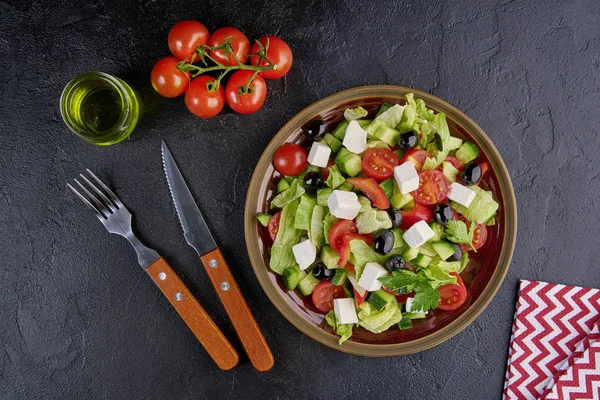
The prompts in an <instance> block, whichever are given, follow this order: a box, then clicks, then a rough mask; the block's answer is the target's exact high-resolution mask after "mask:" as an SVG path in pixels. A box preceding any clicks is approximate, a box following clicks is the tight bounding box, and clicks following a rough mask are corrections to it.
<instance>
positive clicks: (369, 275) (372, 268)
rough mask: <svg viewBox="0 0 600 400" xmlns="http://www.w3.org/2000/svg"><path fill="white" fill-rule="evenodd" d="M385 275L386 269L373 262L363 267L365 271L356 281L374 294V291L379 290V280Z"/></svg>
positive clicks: (386, 273)
mask: <svg viewBox="0 0 600 400" xmlns="http://www.w3.org/2000/svg"><path fill="white" fill-rule="evenodd" d="M387 275H388V271H387V269H385V268H383V267H382V266H381V265H379V264H377V263H375V262H369V263H367V264H366V265H365V269H364V270H363V273H362V275H361V276H360V279H359V280H358V284H359V285H360V286H362V287H364V288H365V289H367V290H368V291H369V292H374V291H375V290H379V289H381V282H379V278H381V277H382V276H387Z"/></svg>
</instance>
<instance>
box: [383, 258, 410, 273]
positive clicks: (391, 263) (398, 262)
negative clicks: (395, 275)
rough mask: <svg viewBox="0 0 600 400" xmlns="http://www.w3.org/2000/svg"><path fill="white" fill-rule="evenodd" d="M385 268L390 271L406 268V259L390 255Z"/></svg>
mask: <svg viewBox="0 0 600 400" xmlns="http://www.w3.org/2000/svg"><path fill="white" fill-rule="evenodd" d="M385 269H387V270H388V271H390V272H394V271H397V270H399V269H406V261H404V258H402V257H401V256H399V255H395V256H391V257H390V258H389V259H388V260H387V262H386V263H385Z"/></svg>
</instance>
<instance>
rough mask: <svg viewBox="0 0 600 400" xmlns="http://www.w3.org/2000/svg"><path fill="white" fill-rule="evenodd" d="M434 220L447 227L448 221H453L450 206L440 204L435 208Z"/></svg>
mask: <svg viewBox="0 0 600 400" xmlns="http://www.w3.org/2000/svg"><path fill="white" fill-rule="evenodd" d="M434 215H435V220H436V222H438V223H439V224H442V225H444V226H446V225H448V221H451V220H453V219H454V210H452V207H450V204H444V203H440V204H438V205H437V206H436V207H435V213H434Z"/></svg>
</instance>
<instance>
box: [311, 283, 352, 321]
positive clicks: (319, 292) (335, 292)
mask: <svg viewBox="0 0 600 400" xmlns="http://www.w3.org/2000/svg"><path fill="white" fill-rule="evenodd" d="M343 297H346V291H345V290H344V287H343V286H336V285H334V284H333V283H331V281H322V282H321V283H319V284H318V285H317V287H315V290H314V291H313V292H312V301H313V303H314V304H315V307H317V309H318V310H319V311H321V312H322V313H328V312H329V311H331V310H333V300H335V299H341V298H343Z"/></svg>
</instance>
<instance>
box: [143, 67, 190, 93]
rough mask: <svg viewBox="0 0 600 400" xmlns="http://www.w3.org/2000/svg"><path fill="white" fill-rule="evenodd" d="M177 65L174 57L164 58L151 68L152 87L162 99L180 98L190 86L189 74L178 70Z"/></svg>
mask: <svg viewBox="0 0 600 400" xmlns="http://www.w3.org/2000/svg"><path fill="white" fill-rule="evenodd" d="M178 63H179V60H178V59H176V58H175V57H164V58H161V59H160V60H158V62H157V63H156V64H154V67H153V68H152V72H151V73H150V81H151V82H152V87H153V88H154V90H156V91H157V92H158V94H160V95H161V96H163V97H169V98H173V97H177V96H181V95H182V94H183V93H184V92H185V90H186V89H187V88H188V86H189V85H190V73H189V72H183V71H180V70H178V69H177V64H178Z"/></svg>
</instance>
